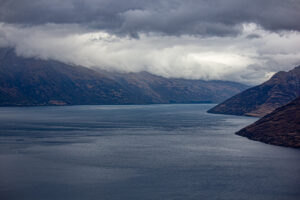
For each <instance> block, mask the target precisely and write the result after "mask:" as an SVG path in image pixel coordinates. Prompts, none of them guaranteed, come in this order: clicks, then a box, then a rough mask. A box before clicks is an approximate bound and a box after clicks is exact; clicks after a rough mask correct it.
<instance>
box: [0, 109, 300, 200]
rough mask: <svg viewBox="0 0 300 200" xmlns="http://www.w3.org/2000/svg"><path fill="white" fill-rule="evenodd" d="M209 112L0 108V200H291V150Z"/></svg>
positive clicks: (295, 171) (298, 164)
mask: <svg viewBox="0 0 300 200" xmlns="http://www.w3.org/2000/svg"><path fill="white" fill-rule="evenodd" d="M211 106H213V105H197V104H193V105H147V106H141V105H139V106H70V107H25V108H0V199H1V200H2V199H3V200H6V199H7V200H10V199H12V200H14V199H30V200H35V199H38V200H40V199H43V200H44V199H49V200H50V199H51V200H52V199H63V200H66V199H72V200H73V199H87V200H89V199H100V200H123V199H124V200H135V199H136V200H148V199H149V200H156V199H170V200H171V199H172V200H174V199H185V200H190V199H195V200H196V199H197V200H198V199H219V200H222V199H230V200H234V199H236V200H243V199H247V200H248V199H249V200H250V199H264V200H265V199H266V200H268V199H270V200H276V199H291V200H293V199H295V200H296V199H297V200H298V199H300V190H299V188H300V182H299V180H300V151H299V150H296V149H291V148H284V147H277V146H272V145H267V144H263V143H260V142H255V141H251V140H248V139H246V138H243V137H239V136H236V135H234V132H235V131H237V130H239V129H240V128H241V127H244V126H245V125H247V124H250V123H252V122H253V121H255V120H256V119H255V118H247V117H237V116H225V115H212V114H207V113H206V112H205V111H206V110H207V109H209V108H210V107H211Z"/></svg>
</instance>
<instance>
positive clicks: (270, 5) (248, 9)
mask: <svg viewBox="0 0 300 200" xmlns="http://www.w3.org/2000/svg"><path fill="white" fill-rule="evenodd" d="M299 10H300V1H299V0H284V1H282V0H263V1H262V0H251V1H249V0H185V1H179V0H152V1H148V0H126V1H125V0H64V1H61V0H51V1H49V0H0V21H1V22H4V23H14V24H26V25H36V24H45V23H57V24H70V23H76V24H81V25H85V26H87V27H90V28H97V29H101V30H105V31H109V32H113V33H119V34H131V35H133V36H134V35H137V33H148V32H157V33H163V34H167V35H183V34H189V35H218V36H224V35H225V36H226V35H236V34H237V33H239V32H240V30H241V24H242V23H249V22H254V23H256V24H259V25H261V26H263V27H264V28H265V29H268V30H272V31H278V30H297V31H299V30H300V23H299V20H300V12H299Z"/></svg>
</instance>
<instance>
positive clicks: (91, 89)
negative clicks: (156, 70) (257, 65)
mask: <svg viewBox="0 0 300 200" xmlns="http://www.w3.org/2000/svg"><path fill="white" fill-rule="evenodd" d="M246 88H247V86H245V85H242V84H239V83H233V82H226V81H199V80H184V79H166V78H163V77H159V76H155V75H152V74H149V73H146V72H142V73H130V74H122V73H111V72H101V71H95V70H93V69H88V68H85V67H80V66H71V65H68V64H64V63H61V62H57V61H49V60H40V59H35V58H23V57H20V56H17V55H16V54H15V52H14V50H13V49H8V48H2V49H0V106H29V105H77V104H87V105H88V104H148V103H192V102H220V101H222V100H224V99H226V98H228V97H230V96H231V95H233V94H236V93H238V92H240V91H242V90H244V89H246Z"/></svg>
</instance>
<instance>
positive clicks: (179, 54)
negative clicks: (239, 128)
mask: <svg viewBox="0 0 300 200" xmlns="http://www.w3.org/2000/svg"><path fill="white" fill-rule="evenodd" d="M299 10H300V1H298V0H285V1H282V0H264V1H261V0H251V1H249V0H226V1H225V0H186V1H179V0H152V1H146V0H126V1H124V0H64V1H60V0H51V1H49V0H22V1H20V0H0V46H1V47H7V46H9V47H14V48H15V49H16V52H17V53H18V54H19V55H21V56H25V57H37V58H40V59H54V60H59V61H62V62H66V63H71V64H76V65H82V66H86V67H98V68H101V69H104V70H109V71H119V72H120V71H121V72H140V71H148V72H150V73H153V74H157V75H161V76H164V77H177V78H187V79H204V80H231V81H238V82H243V83H248V84H257V83H260V82H262V81H264V80H266V79H267V78H269V77H270V76H271V75H272V74H273V73H274V72H276V71H279V70H288V69H291V68H293V67H294V66H295V65H298V64H299V63H300V51H299V49H300V45H299V44H300V23H299V19H300V12H299Z"/></svg>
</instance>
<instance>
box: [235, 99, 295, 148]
mask: <svg viewBox="0 0 300 200" xmlns="http://www.w3.org/2000/svg"><path fill="white" fill-rule="evenodd" d="M236 134H238V135H241V136H245V137H247V138H249V139H252V140H257V141H261V142H265V143H269V144H275V145H281V146H288V147H297V148H300V98H297V99H296V100H294V101H292V102H291V103H289V104H287V105H285V106H283V107H280V108H277V109H276V110H275V111H273V112H272V113H270V114H268V115H266V116H265V117H263V118H261V119H260V120H258V121H257V122H255V123H254V124H252V125H250V126H248V127H246V128H243V129H242V130H240V131H239V132H237V133H236Z"/></svg>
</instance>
